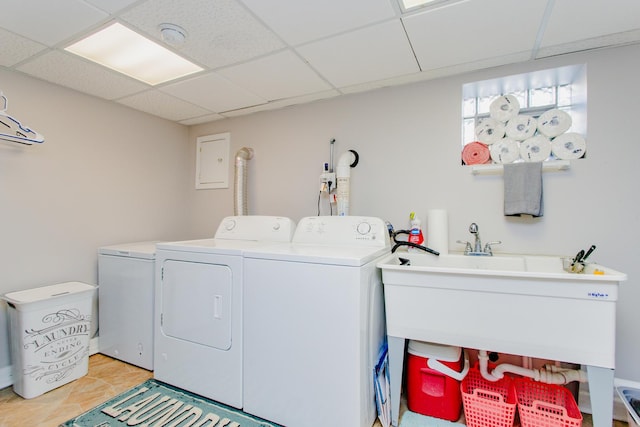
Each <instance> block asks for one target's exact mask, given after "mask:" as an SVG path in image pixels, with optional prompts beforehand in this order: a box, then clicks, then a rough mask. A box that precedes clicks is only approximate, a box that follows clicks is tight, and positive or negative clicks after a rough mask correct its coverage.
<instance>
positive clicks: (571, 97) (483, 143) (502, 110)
mask: <svg viewBox="0 0 640 427" xmlns="http://www.w3.org/2000/svg"><path fill="white" fill-rule="evenodd" d="M586 87H587V85H586V66H585V65H574V66H568V67H561V68H555V69H550V70H543V71H536V72H532V73H527V74H519V75H513V76H507V77H503V78H498V79H493V80H485V81H480V82H473V83H468V84H465V85H464V86H463V99H462V158H461V162H462V164H463V165H464V164H467V165H471V164H481V163H512V162H520V161H553V160H557V159H561V160H574V159H578V158H582V157H584V156H585V155H586V123H587V120H586V99H587V96H586Z"/></svg>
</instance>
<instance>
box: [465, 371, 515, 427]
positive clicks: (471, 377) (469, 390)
mask: <svg viewBox="0 0 640 427" xmlns="http://www.w3.org/2000/svg"><path fill="white" fill-rule="evenodd" d="M460 391H461V392H462V402H463V407H464V418H465V422H466V424H467V427H511V426H513V421H514V419H515V416H516V403H517V399H516V391H515V388H514V386H513V381H512V380H511V378H509V377H506V376H505V377H504V378H502V379H501V380H499V381H496V382H491V381H488V380H485V379H484V378H483V377H482V374H480V371H479V370H478V368H472V369H470V370H469V373H468V374H467V376H466V377H465V378H464V380H462V383H461V384H460Z"/></svg>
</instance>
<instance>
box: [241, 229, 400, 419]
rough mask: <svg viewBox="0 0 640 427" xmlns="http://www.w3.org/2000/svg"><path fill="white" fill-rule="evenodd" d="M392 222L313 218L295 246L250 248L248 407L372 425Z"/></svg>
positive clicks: (271, 415) (259, 412)
mask: <svg viewBox="0 0 640 427" xmlns="http://www.w3.org/2000/svg"><path fill="white" fill-rule="evenodd" d="M389 253H390V243H389V234H388V230H387V227H386V225H385V223H384V221H382V220H381V219H378V218H371V217H349V216H346V217H345V216H342V217H339V216H331V217H309V218H303V219H302V220H301V221H300V222H299V223H298V227H297V228H296V232H295V234H294V237H293V240H292V243H291V244H286V245H284V244H283V245H272V246H270V247H260V248H255V249H251V250H247V251H246V252H245V260H244V267H245V270H244V271H245V275H244V313H245V320H244V338H245V343H244V349H245V356H244V410H245V412H248V413H251V414H254V415H256V416H259V417H262V418H265V419H268V420H271V421H273V422H276V423H278V424H282V425H287V426H296V427H305V426H319V425H330V426H336V427H341V426H344V427H371V425H372V424H373V423H374V421H375V418H376V409H375V392H374V387H373V370H374V367H375V363H376V361H377V357H378V354H379V351H380V348H381V346H382V344H383V341H384V336H385V316H384V298H383V288H382V280H381V275H380V271H379V270H378V269H377V268H376V263H377V262H379V261H380V260H382V259H383V258H385V257H387V256H389Z"/></svg>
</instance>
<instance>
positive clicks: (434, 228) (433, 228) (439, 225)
mask: <svg viewBox="0 0 640 427" xmlns="http://www.w3.org/2000/svg"><path fill="white" fill-rule="evenodd" d="M427 247H429V248H431V249H433V250H435V251H438V252H440V254H441V255H447V254H448V253H449V216H448V214H447V211H446V210H444V209H431V210H430V211H428V212H427Z"/></svg>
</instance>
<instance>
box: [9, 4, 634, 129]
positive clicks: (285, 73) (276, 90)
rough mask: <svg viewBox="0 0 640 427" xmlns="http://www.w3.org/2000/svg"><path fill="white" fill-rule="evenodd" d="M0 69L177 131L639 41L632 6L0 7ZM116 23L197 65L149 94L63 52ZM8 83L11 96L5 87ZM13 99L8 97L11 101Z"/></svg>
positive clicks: (125, 79) (138, 84)
mask: <svg viewBox="0 0 640 427" xmlns="http://www.w3.org/2000/svg"><path fill="white" fill-rule="evenodd" d="M2 3H3V8H2V9H3V13H2V14H1V15H0V46H2V49H1V50H0V66H2V67H4V68H6V69H10V70H14V71H16V72H20V73H25V74H27V75H30V76H32V77H36V78H39V79H42V80H46V81H49V82H51V83H54V84H58V85H62V86H65V87H68V88H71V89H74V90H77V91H80V92H83V93H86V94H89V95H93V96H96V97H99V98H103V99H107V100H109V101H112V102H115V103H119V104H123V105H126V106H129V107H131V108H134V109H138V110H141V111H144V112H147V113H149V114H152V115H156V116H159V117H162V118H165V119H168V120H172V121H175V122H178V123H182V124H185V125H192V124H197V123H204V122H209V121H213V120H218V119H222V118H225V117H233V116H238V115H244V114H250V113H254V112H257V111H263V110H268V109H276V108H282V107H286V106H289V105H294V104H302V103H307V102H311V101H315V100H320V99H326V98H331V97H336V96H340V95H343V94H348V93H354V92H361V91H366V90H371V89H375V88H379V87H384V86H392V85H398V84H405V83H409V82H414V81H420V80H426V79H431V78H436V77H441V76H446V75H452V74H456V73H461V72H466V71H472V70H477V69H481V68H487V67H493V66H498V65H504V64H509V63H515V62H521V61H527V60H531V59H538V58H543V57H547V56H554V55H561V54H565V53H571V52H576V51H582V50H588V49H595V48H602V47H609V46H617V45H623V44H630V43H638V42H640V2H639V1H637V0H527V1H513V0H453V1H449V2H446V3H441V2H439V3H436V4H435V6H433V7H423V8H418V9H416V10H411V11H409V12H403V10H402V9H401V7H400V6H399V4H398V2H397V0H322V1H311V0H138V1H132V0H84V1H83V0H65V1H64V2H58V1H51V0H29V1H24V0H3V2H2ZM112 22H119V23H121V24H123V25H125V26H127V27H129V28H130V29H133V30H135V31H137V32H139V33H141V34H143V35H145V36H147V37H149V38H151V39H154V40H157V41H158V42H160V43H163V44H164V42H163V41H162V39H161V34H160V28H159V26H160V24H163V23H171V24H175V25H178V26H180V27H182V28H183V29H185V30H186V32H187V38H186V41H185V42H184V44H182V45H181V46H175V47H172V46H169V45H167V46H168V47H169V48H170V49H171V50H173V51H174V52H176V53H178V54H180V55H182V56H183V57H185V58H187V59H189V60H191V61H193V62H194V63H196V64H198V65H200V66H201V67H203V68H204V71H202V72H200V73H197V74H194V75H191V76H188V77H185V78H183V79H180V80H175V81H171V82H167V83H164V84H161V85H157V86H150V85H148V84H145V83H142V82H140V81H137V80H134V79H132V78H129V77H126V76H124V75H122V74H119V73H117V72H114V71H111V70H109V69H107V68H104V67H102V66H100V65H97V64H94V63H91V62H88V61H86V60H84V59H81V58H79V57H76V56H74V55H73V54H71V53H68V52H66V51H64V48H65V47H66V46H68V45H70V44H72V43H73V42H75V41H77V40H79V39H81V38H82V37H84V36H86V35H88V34H91V33H93V32H95V31H97V30H99V29H101V28H103V27H105V26H107V25H109V24H111V23H112ZM1 89H4V91H5V93H7V94H8V92H9V89H10V88H1V87H0V90H1ZM8 95H9V96H10V94H8Z"/></svg>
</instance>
